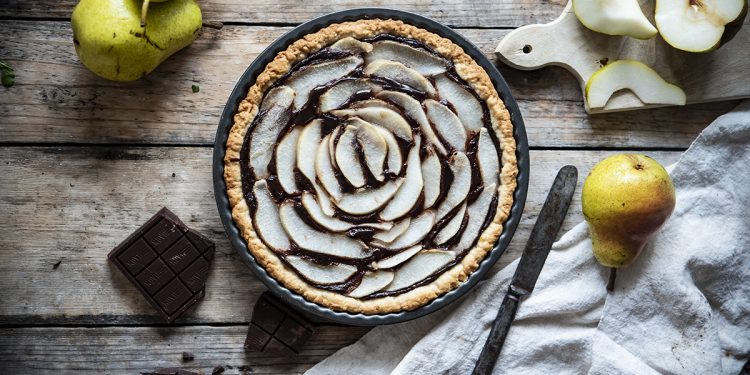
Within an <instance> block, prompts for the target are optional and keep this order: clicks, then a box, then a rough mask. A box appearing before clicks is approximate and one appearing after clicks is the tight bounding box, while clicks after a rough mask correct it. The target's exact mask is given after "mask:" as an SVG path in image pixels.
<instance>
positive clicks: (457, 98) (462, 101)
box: [435, 74, 484, 131]
mask: <svg viewBox="0 0 750 375" xmlns="http://www.w3.org/2000/svg"><path fill="white" fill-rule="evenodd" d="M435 87H437V90H438V93H440V97H441V98H442V99H445V100H447V101H448V102H449V103H451V105H453V108H455V110H456V115H458V118H459V119H460V120H461V123H462V124H463V125H464V127H465V128H466V130H468V131H473V130H477V129H482V128H483V127H484V122H483V121H482V118H483V117H484V111H483V110H482V105H481V104H479V100H477V98H476V97H475V96H474V95H473V94H472V93H470V92H469V91H467V90H466V89H465V88H464V87H463V86H461V85H460V84H459V83H458V82H456V81H454V80H453V79H451V78H450V77H448V76H446V75H445V74H441V75H439V76H436V77H435Z"/></svg>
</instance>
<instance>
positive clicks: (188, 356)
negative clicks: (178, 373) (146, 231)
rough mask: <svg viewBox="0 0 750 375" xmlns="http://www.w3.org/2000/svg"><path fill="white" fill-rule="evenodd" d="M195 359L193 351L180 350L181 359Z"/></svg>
mask: <svg viewBox="0 0 750 375" xmlns="http://www.w3.org/2000/svg"><path fill="white" fill-rule="evenodd" d="M194 359H195V356H194V355H193V353H190V352H182V360H183V361H192V360H194Z"/></svg>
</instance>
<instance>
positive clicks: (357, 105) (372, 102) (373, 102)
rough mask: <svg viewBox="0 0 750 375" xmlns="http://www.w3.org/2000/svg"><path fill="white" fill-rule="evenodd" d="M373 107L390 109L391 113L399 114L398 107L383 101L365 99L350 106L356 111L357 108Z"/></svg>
mask: <svg viewBox="0 0 750 375" xmlns="http://www.w3.org/2000/svg"><path fill="white" fill-rule="evenodd" d="M371 107H381V108H388V109H390V110H391V111H395V112H398V107H396V106H394V105H393V104H391V103H388V102H386V101H385V100H382V99H377V98H376V99H365V100H360V101H357V102H354V103H352V104H351V105H349V108H352V109H356V108H371Z"/></svg>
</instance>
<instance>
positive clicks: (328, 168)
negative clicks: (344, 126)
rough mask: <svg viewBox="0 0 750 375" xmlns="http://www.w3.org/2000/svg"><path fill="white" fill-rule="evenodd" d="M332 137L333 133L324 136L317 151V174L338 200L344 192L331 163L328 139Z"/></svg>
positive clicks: (330, 193) (327, 189)
mask: <svg viewBox="0 0 750 375" xmlns="http://www.w3.org/2000/svg"><path fill="white" fill-rule="evenodd" d="M330 139H331V134H328V135H327V136H325V137H323V140H322V141H321V142H320V144H319V145H318V150H317V151H316V152H315V175H316V176H317V177H318V180H319V181H320V183H321V184H323V188H325V189H326V192H328V194H329V195H330V196H331V197H332V198H333V200H334V201H338V200H339V199H341V196H342V195H343V194H344V192H343V191H342V190H341V185H339V180H338V179H336V172H335V171H334V169H333V164H332V163H331V154H330V152H329V151H328V141H329V140H330Z"/></svg>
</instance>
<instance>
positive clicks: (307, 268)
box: [284, 255, 357, 285]
mask: <svg viewBox="0 0 750 375" xmlns="http://www.w3.org/2000/svg"><path fill="white" fill-rule="evenodd" d="M284 259H285V260H286V261H287V263H289V265H290V266H292V267H293V268H294V269H295V270H296V271H297V272H298V273H299V274H300V275H302V277H304V278H305V279H307V280H309V281H312V282H314V283H316V284H320V285H331V284H341V283H343V282H344V281H346V280H349V278H350V277H352V275H354V273H355V272H357V267H355V266H352V265H349V264H341V263H331V264H326V265H320V264H317V263H313V262H311V261H309V260H307V259H305V258H303V257H300V256H296V255H290V256H288V257H286V258H284Z"/></svg>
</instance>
